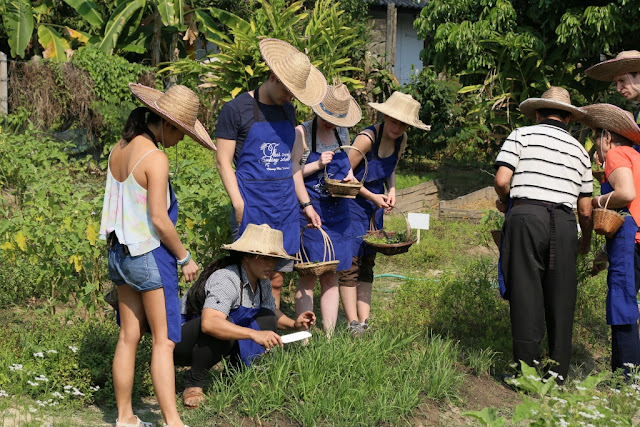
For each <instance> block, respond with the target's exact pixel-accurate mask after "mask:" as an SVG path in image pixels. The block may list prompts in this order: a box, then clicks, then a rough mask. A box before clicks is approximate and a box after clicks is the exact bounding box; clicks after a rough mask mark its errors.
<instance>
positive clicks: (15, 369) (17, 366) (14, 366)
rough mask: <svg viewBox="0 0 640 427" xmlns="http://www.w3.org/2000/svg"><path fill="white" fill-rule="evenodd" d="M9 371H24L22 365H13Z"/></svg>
mask: <svg viewBox="0 0 640 427" xmlns="http://www.w3.org/2000/svg"><path fill="white" fill-rule="evenodd" d="M9 370H10V371H22V365H21V364H19V363H14V364H13V365H11V366H9Z"/></svg>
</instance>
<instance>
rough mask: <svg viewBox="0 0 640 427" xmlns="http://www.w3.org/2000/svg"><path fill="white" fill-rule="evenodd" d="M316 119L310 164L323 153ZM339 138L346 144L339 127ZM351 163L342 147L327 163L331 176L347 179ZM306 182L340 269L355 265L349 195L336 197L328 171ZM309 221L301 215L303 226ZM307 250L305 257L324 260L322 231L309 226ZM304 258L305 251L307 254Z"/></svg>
mask: <svg viewBox="0 0 640 427" xmlns="http://www.w3.org/2000/svg"><path fill="white" fill-rule="evenodd" d="M316 121H317V118H316V119H314V120H313V125H312V127H311V152H310V153H309V157H308V158H307V164H309V163H312V162H315V161H316V160H318V159H319V158H320V153H317V152H316V148H317V145H316ZM335 132H336V139H337V140H338V143H339V144H340V145H342V141H340V137H338V131H337V130H336V131H335ZM350 168H351V165H350V164H349V157H348V156H347V154H346V153H345V152H344V151H342V150H340V151H338V152H336V154H335V155H334V156H333V160H331V162H330V163H329V164H328V165H327V166H326V169H327V176H328V177H329V178H331V179H343V178H344V177H346V176H347V173H348V172H349V169H350ZM304 185H305V187H306V188H307V193H309V197H310V199H311V203H312V204H313V208H314V209H315V210H316V212H317V213H318V215H320V219H321V220H322V227H323V229H324V230H325V231H326V232H327V234H328V235H329V238H330V239H331V242H332V243H333V248H334V250H335V254H336V260H337V261H340V263H339V264H338V268H337V269H338V271H340V270H346V269H348V268H350V267H351V247H350V244H351V238H350V234H349V224H350V217H349V202H348V199H345V198H341V197H332V196H331V195H330V194H329V192H328V191H327V190H326V189H325V186H324V171H323V170H320V171H318V172H316V173H314V174H312V175H309V176H307V177H306V178H305V179H304ZM307 223H308V221H307V219H306V218H305V217H304V215H300V227H301V228H303V229H304V227H305V226H306V225H307ZM303 243H304V250H305V252H306V254H307V256H308V259H303V261H311V262H313V261H323V255H324V240H323V239H322V234H321V233H320V232H319V231H318V230H315V229H310V228H306V229H304V234H303ZM303 258H304V255H303Z"/></svg>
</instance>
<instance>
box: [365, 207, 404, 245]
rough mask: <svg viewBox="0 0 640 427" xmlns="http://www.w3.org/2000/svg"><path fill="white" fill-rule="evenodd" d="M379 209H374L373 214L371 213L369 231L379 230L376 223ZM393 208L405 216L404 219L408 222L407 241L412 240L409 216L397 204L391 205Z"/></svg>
mask: <svg viewBox="0 0 640 427" xmlns="http://www.w3.org/2000/svg"><path fill="white" fill-rule="evenodd" d="M378 209H382V208H378ZM378 209H376V210H375V211H373V214H371V218H370V219H369V231H372V232H376V231H378V229H377V228H376V223H375V218H376V212H378ZM391 209H395V210H397V211H398V212H400V213H401V214H402V216H403V217H404V221H405V222H406V223H407V241H409V240H411V225H409V218H407V215H406V214H405V213H404V212H403V211H402V210H400V209H399V208H397V207H395V206H391ZM383 215H384V214H383Z"/></svg>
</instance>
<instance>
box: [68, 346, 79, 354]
mask: <svg viewBox="0 0 640 427" xmlns="http://www.w3.org/2000/svg"><path fill="white" fill-rule="evenodd" d="M69 350H71V351H73V352H74V353H76V352H77V351H78V347H76V346H75V345H70V346H69Z"/></svg>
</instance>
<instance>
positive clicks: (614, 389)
mask: <svg viewBox="0 0 640 427" xmlns="http://www.w3.org/2000/svg"><path fill="white" fill-rule="evenodd" d="M609 390H611V391H612V392H614V393H618V394H620V390H618V389H616V388H611V389H609Z"/></svg>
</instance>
